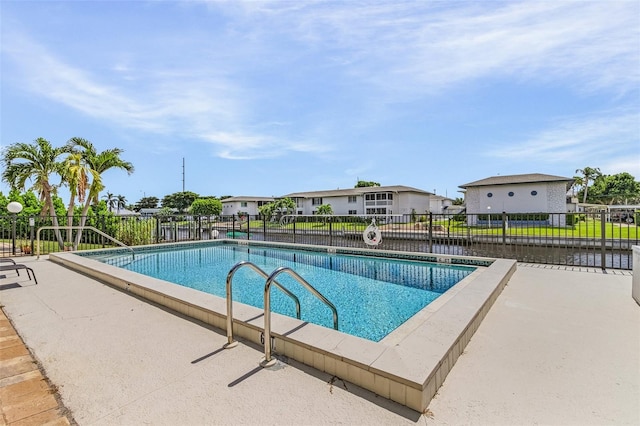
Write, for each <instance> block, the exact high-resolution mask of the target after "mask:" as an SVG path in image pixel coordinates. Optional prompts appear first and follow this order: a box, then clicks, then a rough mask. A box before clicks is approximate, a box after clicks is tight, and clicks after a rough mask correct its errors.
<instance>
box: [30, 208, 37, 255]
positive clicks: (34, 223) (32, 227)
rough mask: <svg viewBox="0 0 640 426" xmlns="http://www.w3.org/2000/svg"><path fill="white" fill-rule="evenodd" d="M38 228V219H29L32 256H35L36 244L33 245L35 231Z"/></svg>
mask: <svg viewBox="0 0 640 426" xmlns="http://www.w3.org/2000/svg"><path fill="white" fill-rule="evenodd" d="M35 226H36V218H35V217H33V216H31V217H29V230H30V232H29V239H30V240H31V255H32V256H33V253H35V251H34V248H35V247H34V243H33V229H34V227H35Z"/></svg>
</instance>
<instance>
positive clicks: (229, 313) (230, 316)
mask: <svg viewBox="0 0 640 426" xmlns="http://www.w3.org/2000/svg"><path fill="white" fill-rule="evenodd" d="M243 266H248V267H250V268H251V269H253V270H254V271H256V272H257V273H258V274H260V276H262V278H265V279H268V278H269V275H267V273H266V272H265V271H263V270H262V269H260V268H259V267H258V266H257V265H256V264H254V263H251V262H249V261H247V260H243V261H241V262H238V263H236V264H235V265H234V267H233V268H231V270H230V271H229V273H228V274H227V344H226V345H224V347H225V348H227V349H229V348H233V347H235V346H236V345H237V344H238V342H234V341H233V287H232V284H231V281H232V280H233V275H234V274H235V273H236V271H237V270H238V269H240V268H242V267H243ZM274 284H275V285H276V287H277V288H279V289H280V290H281V291H282V292H283V293H284V294H286V295H287V296H289V297H290V298H292V299H293V301H294V302H295V304H296V317H297V318H298V319H300V299H298V297H297V296H296V295H295V294H293V293H291V292H290V291H289V290H287V289H286V288H284V287H283V286H282V285H280V283H278V282H277V281H274Z"/></svg>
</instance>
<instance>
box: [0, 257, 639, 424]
mask: <svg viewBox="0 0 640 426" xmlns="http://www.w3.org/2000/svg"><path fill="white" fill-rule="evenodd" d="M20 261H21V262H23V263H25V264H28V266H30V267H32V268H33V269H34V270H35V273H36V275H37V277H38V281H39V283H40V284H39V285H34V283H33V282H32V281H28V279H27V277H26V274H24V273H21V275H20V277H17V276H16V275H15V274H14V273H13V272H10V273H7V274H6V275H7V277H6V278H2V279H0V305H2V309H3V311H4V312H5V313H6V316H7V317H8V318H9V320H10V321H11V322H10V323H9V322H8V321H3V319H2V316H0V407H1V408H2V418H0V425H4V424H10V425H14V424H16V425H17V424H45V423H46V424H75V423H76V422H77V424H80V425H89V424H90V425H114V424H118V425H133V424H154V425H160V424H171V425H175V424H181V425H202V424H261V425H263V424H296V425H299V424H305V425H306V424H336V423H340V424H394V425H399V424H416V423H418V424H428V425H432V424H433V425H457V424H491V425H494V424H505V425H506V424H509V425H513V424H563V425H566V424H580V425H603V424H640V409H638V407H639V406H640V306H638V304H637V303H636V302H635V301H634V300H633V299H632V297H631V281H632V277H631V272H630V271H614V270H607V271H606V273H603V272H602V271H600V270H597V269H592V268H563V267H554V266H548V265H529V264H519V265H518V269H517V271H516V272H515V274H514V275H513V277H512V278H511V280H510V281H509V284H508V285H507V287H506V288H505V289H504V291H503V292H502V294H501V295H500V296H499V297H498V299H497V301H496V302H495V304H494V305H493V307H492V308H491V310H490V311H489V313H488V314H487V316H486V317H485V319H484V321H483V322H482V324H481V325H480V327H479V328H478V330H477V331H476V333H475V334H474V335H473V337H472V339H471V341H470V343H469V345H468V346H467V347H466V350H465V351H464V353H463V355H462V356H460V358H459V359H458V361H457V363H456V364H455V366H454V367H453V369H452V370H451V372H450V373H449V375H448V376H447V378H446V380H445V381H444V384H443V386H442V387H441V388H440V390H439V392H438V394H437V395H436V397H435V398H434V399H433V400H432V401H431V404H430V405H429V407H428V409H427V411H426V412H425V413H424V414H422V413H417V412H416V411H413V410H411V409H409V408H407V407H404V406H401V405H399V404H396V403H394V402H391V401H389V400H386V399H383V398H380V397H377V396H376V395H375V394H373V393H371V392H369V391H366V390H363V389H360V388H358V387H356V386H354V385H352V384H350V383H348V382H347V383H344V382H343V381H342V380H340V379H337V378H332V377H331V376H330V375H327V374H325V373H321V372H319V371H317V370H314V369H313V368H309V367H306V366H304V365H301V364H299V363H296V362H293V361H290V363H286V362H285V361H286V360H279V362H278V364H277V366H276V367H272V368H270V369H262V368H260V367H259V366H258V361H259V359H260V357H261V352H262V351H261V349H262V348H261V347H257V346H255V345H253V344H251V343H246V342H241V343H240V344H239V345H238V347H236V348H234V349H230V350H224V349H222V346H223V345H224V343H226V336H225V335H224V333H223V332H222V331H219V330H217V331H216V330H214V329H211V328H209V327H205V326H203V325H202V324H200V323H197V322H193V321H189V320H187V319H185V318H182V317H180V316H179V315H175V314H173V313H171V312H169V311H167V310H164V309H161V308H159V307H156V306H154V305H152V304H149V303H146V302H144V301H141V300H139V299H137V298H135V297H133V296H132V295H130V294H126V293H123V292H121V291H119V290H116V289H113V288H111V287H109V286H106V285H104V284H102V283H100V282H98V281H96V280H93V279H91V278H88V277H86V276H84V275H81V274H78V273H75V272H72V271H70V270H68V269H66V268H64V267H62V266H59V265H56V264H54V263H53V262H49V261H47V260H46V258H41V259H40V260H36V259H35V258H32V257H31V258H21V259H20ZM568 269H575V270H568ZM16 283H17V284H19V286H16V285H15V284H16ZM14 329H15V330H16V331H17V333H18V335H19V336H13V335H12V334H11V332H12V331H13V330H14ZM20 338H21V339H22V340H20ZM22 341H24V344H25V345H26V347H25V346H24V345H23V344H22ZM29 351H30V352H31V353H30V354H29ZM30 356H32V357H33V358H34V359H35V360H36V361H37V366H39V367H40V369H41V370H42V371H43V372H44V373H45V374H46V377H47V378H48V382H47V381H43V380H42V379H41V378H38V377H37V374H38V373H39V372H40V370H38V369H37V368H36V369H33V370H32V372H31V373H29V374H32V375H33V376H28V374H27V373H28V372H18V371H15V370H13V368H14V366H15V365H17V364H16V363H20V362H22V363H26V365H28V364H31V365H33V363H30V361H29V357H30ZM16 359H18V360H17V361H16ZM21 379H25V381H29V383H28V384H21V383H20V381H21ZM45 385H46V386H45ZM45 395H50V396H51V395H53V396H54V397H55V396H56V395H59V396H60V399H59V401H58V400H56V399H55V398H54V400H55V402H56V403H58V406H57V407H55V406H54V403H53V402H51V399H46V397H45ZM42 400H47V403H46V404H42V405H39V404H40V403H39V401H42ZM47 404H48V405H47ZM45 407H47V408H46V409H45ZM38 410H40V411H38ZM45 412H46V413H45ZM43 413H45V414H43ZM35 416H51V417H50V420H46V421H43V420H39V419H42V418H44V417H35ZM47 419H49V417H47ZM47 422H48V423H47Z"/></svg>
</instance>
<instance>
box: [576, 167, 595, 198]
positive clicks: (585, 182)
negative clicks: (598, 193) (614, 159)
mask: <svg viewBox="0 0 640 426" xmlns="http://www.w3.org/2000/svg"><path fill="white" fill-rule="evenodd" d="M576 173H580V175H582V176H581V177H580V176H578V179H579V182H580V184H581V185H582V194H583V195H582V202H583V203H586V202H587V194H588V192H589V183H590V182H593V181H594V180H595V179H596V178H597V177H598V176H602V173H601V172H600V169H599V168H597V167H595V168H594V167H585V168H584V169H576ZM574 180H576V177H574ZM576 181H578V180H576Z"/></svg>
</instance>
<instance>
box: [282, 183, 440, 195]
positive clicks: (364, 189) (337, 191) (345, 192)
mask: <svg viewBox="0 0 640 426" xmlns="http://www.w3.org/2000/svg"><path fill="white" fill-rule="evenodd" d="M370 192H395V193H399V192H416V193H419V194H425V195H432V194H431V192H427V191H423V190H421V189H417V188H412V187H410V186H404V185H392V186H365V187H361V188H348V189H332V190H327V191H310V192H293V193H291V194H287V195H283V196H282V198H284V197H289V198H315V197H340V196H343V197H344V196H348V195H362V194H367V193H370Z"/></svg>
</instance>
